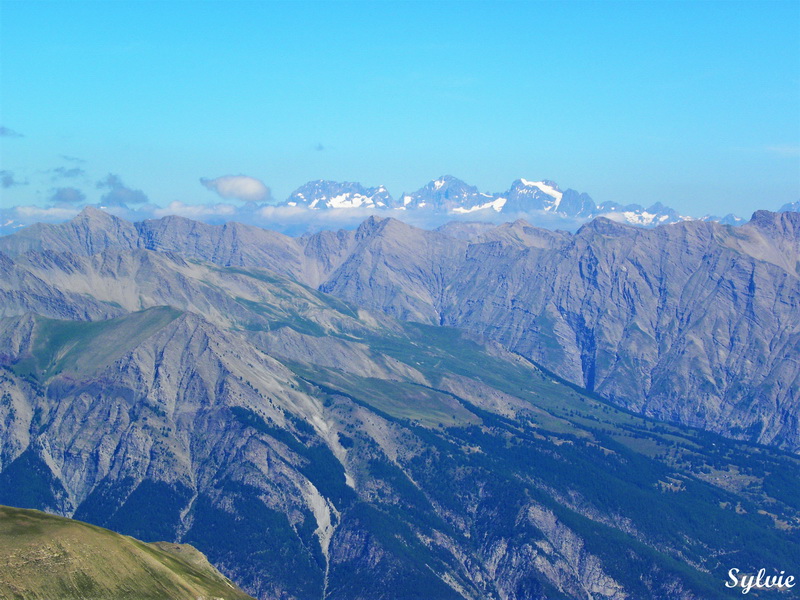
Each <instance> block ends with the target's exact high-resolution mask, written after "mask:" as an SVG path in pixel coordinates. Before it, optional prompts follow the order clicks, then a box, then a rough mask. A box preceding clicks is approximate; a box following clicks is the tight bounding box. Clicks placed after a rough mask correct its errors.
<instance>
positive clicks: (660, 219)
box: [282, 175, 741, 227]
mask: <svg viewBox="0 0 800 600" xmlns="http://www.w3.org/2000/svg"><path fill="white" fill-rule="evenodd" d="M282 205H283V206H290V207H304V208H308V209H310V210H321V209H332V208H338V209H342V208H345V209H346V208H369V209H380V210H381V211H383V214H384V215H385V216H389V215H391V213H392V212H393V211H415V210H424V211H429V212H436V213H444V214H452V215H465V214H474V215H475V216H476V217H477V218H480V215H481V214H482V213H483V214H485V212H486V211H489V212H494V213H506V214H509V215H515V214H524V213H530V212H533V211H542V212H546V213H553V214H557V215H560V216H563V217H570V218H578V219H588V218H592V217H596V216H599V215H606V216H610V217H612V218H614V219H619V220H622V221H624V222H626V223H630V224H635V225H642V226H646V227H652V226H655V225H660V224H666V223H677V222H679V221H682V220H686V219H688V217H683V216H681V215H679V214H678V213H677V212H676V211H674V210H673V209H671V208H668V207H666V206H664V205H662V204H660V203H656V204H653V205H652V206H650V207H649V208H645V207H643V206H640V205H638V204H631V205H625V206H624V205H621V204H618V203H616V202H604V203H603V204H602V205H600V206H598V205H596V204H595V202H594V201H593V200H592V198H591V197H590V196H589V195H588V194H585V193H580V192H577V191H575V190H573V189H568V190H566V191H563V192H562V191H561V189H560V188H559V187H558V184H556V183H555V182H553V181H548V180H544V181H529V180H527V179H517V180H516V181H514V182H513V183H512V185H511V187H510V188H509V189H508V190H506V191H505V192H497V193H487V192H482V191H480V190H478V188H477V187H475V186H472V185H469V184H467V183H465V182H463V181H461V180H460V179H457V178H456V177H453V176H452V175H443V176H441V177H439V178H438V179H435V180H433V181H430V182H429V183H427V184H426V185H424V186H423V187H421V188H420V189H418V190H417V191H416V192H412V193H403V194H401V195H400V196H399V198H398V199H397V200H395V199H394V198H393V197H392V196H391V195H390V194H389V192H388V191H387V190H386V188H385V187H383V186H380V187H376V188H364V187H363V186H362V185H361V184H358V183H350V182H348V183H338V182H335V181H324V180H318V181H312V182H309V183H307V184H305V185H304V186H302V187H300V188H298V189H297V190H295V191H294V192H292V194H291V195H290V196H289V198H288V199H287V200H285V201H284V202H283V203H282ZM382 216H383V215H382ZM704 219H706V220H720V219H719V218H718V217H710V216H708V217H704ZM725 220H726V222H727V223H728V224H738V221H740V220H741V219H738V218H737V217H734V216H733V215H728V216H727V217H725Z"/></svg>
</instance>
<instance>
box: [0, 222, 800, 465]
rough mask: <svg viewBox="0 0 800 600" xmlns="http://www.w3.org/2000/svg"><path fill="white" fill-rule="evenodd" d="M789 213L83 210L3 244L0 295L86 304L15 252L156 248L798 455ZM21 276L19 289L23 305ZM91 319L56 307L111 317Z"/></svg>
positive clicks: (99, 309) (793, 239) (14, 301)
mask: <svg viewBox="0 0 800 600" xmlns="http://www.w3.org/2000/svg"><path fill="white" fill-rule="evenodd" d="M796 215H797V213H779V214H776V213H769V212H766V211H760V212H758V213H756V214H755V215H754V217H753V219H752V220H751V221H750V223H748V224H747V225H745V226H742V227H740V228H736V229H732V228H730V227H725V226H722V225H719V224H716V223H711V222H685V223H680V224H676V225H670V226H664V227H659V228H657V229H655V230H642V229H640V228H632V227H626V226H623V225H620V224H615V223H613V222H611V221H609V220H606V219H597V220H595V221H593V222H592V223H590V224H589V225H587V226H585V227H584V228H582V229H581V230H580V231H579V232H578V233H577V234H575V235H571V234H568V233H564V232H552V231H548V230H544V229H539V228H535V227H531V226H530V225H528V224H527V223H525V222H522V221H519V222H515V223H509V224H504V225H501V226H496V227H495V226H489V225H485V226H477V225H468V224H461V223H459V224H452V225H451V226H449V227H445V228H442V230H440V231H435V232H430V231H425V230H421V229H417V228H414V227H411V226H409V225H406V224H403V223H401V222H399V221H396V220H392V219H378V218H370V219H368V220H367V221H365V222H364V223H363V224H362V226H361V227H360V228H359V229H357V230H356V231H338V232H321V233H319V234H315V235H312V236H305V237H303V238H290V237H287V236H283V235H281V234H277V233H274V232H269V231H266V230H263V229H260V228H256V227H249V226H244V225H240V224H236V223H229V224H226V225H224V226H211V225H206V224H202V223H197V222H193V221H189V220H187V219H183V218H179V217H167V218H164V219H160V220H157V221H145V222H142V223H135V224H133V223H128V222H126V221H122V220H120V219H116V218H114V217H111V216H109V215H107V214H105V213H102V212H101V211H97V210H94V209H87V210H86V211H85V212H84V213H82V215H81V216H79V217H78V218H76V219H74V220H73V221H72V222H69V223H65V224H61V225H55V226H41V227H36V228H31V229H29V230H23V231H21V232H19V233H18V234H15V235H13V236H7V237H4V238H0V249H2V251H3V252H5V253H8V254H9V257H6V258H5V259H2V256H1V255H0V259H2V260H0V270H2V272H3V273H4V279H5V280H6V281H8V282H19V283H18V284H12V285H6V286H5V287H4V288H0V294H3V298H4V300H5V302H6V303H7V304H8V305H9V306H18V307H21V308H20V310H27V309H29V310H34V311H36V310H44V309H42V308H41V304H42V303H41V302H40V303H39V304H36V305H34V304H31V302H33V299H34V298H38V297H41V298H43V299H44V300H43V302H44V303H45V304H46V303H48V302H50V300H48V298H50V297H51V296H55V297H58V298H60V299H61V300H60V301H59V303H58V306H61V307H70V310H73V311H74V310H75V308H74V307H75V306H78V305H80V306H84V307H88V306H89V304H90V302H88V303H87V302H84V303H77V304H76V302H74V301H73V300H74V295H75V294H81V293H87V292H88V291H89V288H88V287H84V288H82V289H72V288H71V287H69V286H66V287H60V288H58V289H55V288H53V286H52V283H50V282H48V276H44V275H43V276H40V275H37V273H36V271H35V270H33V271H32V270H30V269H25V270H23V271H20V272H15V271H14V270H13V269H12V265H13V260H12V259H11V258H10V256H14V255H18V254H19V253H21V252H24V251H25V250H27V249H39V250H48V249H49V250H59V249H64V248H70V247H71V248H74V249H76V250H77V251H79V252H80V253H82V254H92V253H93V252H95V251H96V250H98V249H102V248H118V249H121V250H133V249H137V248H140V249H144V248H150V249H154V250H158V251H160V252H172V253H176V254H179V255H182V256H185V257H190V258H198V259H202V260H208V261H212V262H215V263H217V264H221V265H226V266H263V267H266V268H269V269H272V270H273V271H275V272H277V273H280V274H282V275H285V276H288V277H290V278H292V279H294V280H296V281H299V282H302V283H305V284H307V285H311V286H312V287H319V288H320V289H322V290H323V291H326V292H329V293H331V294H333V295H336V296H339V297H342V298H344V299H347V300H350V301H352V302H355V303H356V304H358V305H361V306H365V307H368V308H372V309H375V310H380V311H383V312H388V313H389V314H391V315H393V316H396V317H399V318H402V319H406V320H412V321H419V322H423V323H431V324H447V325H453V326H457V327H461V328H464V329H466V330H468V331H471V332H472V333H473V334H474V335H477V336H479V337H482V338H484V339H491V340H495V341H498V342H500V343H502V344H503V345H504V346H506V347H507V348H509V349H512V350H513V351H515V352H518V353H520V354H523V355H524V356H526V357H527V358H529V359H531V360H534V361H536V362H537V363H539V364H542V365H543V366H545V367H546V368H548V369H550V370H552V371H554V372H555V373H557V374H559V375H560V376H562V377H565V378H566V379H568V380H570V381H572V382H574V383H576V384H579V385H582V386H585V387H589V388H590V389H593V390H595V391H597V392H599V393H601V394H603V395H605V396H606V397H608V398H610V399H612V400H613V401H614V402H617V403H619V404H621V405H623V406H626V407H628V408H630V409H632V410H636V411H640V412H644V413H645V414H649V415H652V416H657V417H659V418H663V419H667V420H672V421H675V422H680V423H684V424H690V425H693V426H699V427H704V428H707V429H710V430H712V431H717V432H718V433H722V434H723V435H729V436H734V437H738V438H743V439H751V440H754V441H759V442H762V443H770V444H777V445H780V446H783V447H786V448H791V449H795V450H796V449H797V448H798V447H800V434H798V424H797V414H798V411H797V404H798V402H800V400H798V397H797V394H798V386H797V385H796V382H797V378H798V371H797V366H796V365H795V363H794V362H793V361H792V360H790V357H791V356H792V354H793V353H796V352H797V348H798V346H797V344H798V335H799V334H798V330H797V327H798V325H797V323H798V319H797V315H798V311H799V310H800V309H798V306H799V304H798V294H799V292H798V273H800V271H799V270H798V269H799V267H798V264H799V263H798V260H800V259H798V257H799V256H800V250H798V248H799V244H798V224H797V216H796ZM46 255H47V253H46V252H45V253H44V254H42V256H46ZM37 260H43V258H38V259H37ZM20 285H24V286H25V289H27V290H30V292H31V294H30V295H28V296H26V297H25V298H22V297H20V290H19V286H20ZM15 286H16V287H15ZM26 302H27V303H28V304H26ZM25 307H27V308H25ZM37 307H38V308H37ZM65 310H66V308H65ZM91 311H92V313H91V314H92V315H95V316H92V317H89V316H88V315H87V314H86V313H81V314H78V313H74V312H73V313H64V314H53V315H52V316H58V317H61V318H103V317H107V316H111V315H113V314H115V313H114V311H113V310H112V309H110V308H109V307H108V306H107V305H103V306H94V307H92V308H91ZM43 314H50V313H43ZM743 382H747V383H746V385H745V384H743ZM687 398H689V399H690V401H689V402H687V401H686V399H687Z"/></svg>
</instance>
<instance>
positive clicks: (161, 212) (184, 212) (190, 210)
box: [153, 200, 236, 220]
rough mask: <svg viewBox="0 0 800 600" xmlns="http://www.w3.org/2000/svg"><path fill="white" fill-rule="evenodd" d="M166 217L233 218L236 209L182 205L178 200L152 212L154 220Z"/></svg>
mask: <svg viewBox="0 0 800 600" xmlns="http://www.w3.org/2000/svg"><path fill="white" fill-rule="evenodd" d="M167 215H178V216H179V217H186V218H188V219H197V220H202V219H204V218H207V217H233V216H235V215H236V207H235V206H234V205H233V204H223V203H219V204H184V203H183V202H180V201H178V200H176V201H174V202H170V203H169V205H168V206H166V207H165V208H156V209H154V210H153V216H154V217H156V218H160V217H165V216H167Z"/></svg>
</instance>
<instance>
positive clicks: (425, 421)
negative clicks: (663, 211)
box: [0, 211, 800, 600]
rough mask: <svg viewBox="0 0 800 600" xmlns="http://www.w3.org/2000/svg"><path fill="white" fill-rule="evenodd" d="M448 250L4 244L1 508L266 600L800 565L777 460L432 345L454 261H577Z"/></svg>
mask: <svg viewBox="0 0 800 600" xmlns="http://www.w3.org/2000/svg"><path fill="white" fill-rule="evenodd" d="M104 220H106V221H104ZM706 226H708V225H706ZM712 227H713V226H712ZM401 228H402V229H401ZM745 231H747V230H745ZM467 234H468V235H467V236H466V237H467V238H469V236H470V235H476V234H477V235H479V237H480V240H473V241H470V240H469V239H461V240H459V239H456V238H454V237H451V236H448V235H445V234H444V233H441V232H439V233H434V232H425V231H421V230H415V229H413V228H407V226H405V225H402V224H399V223H397V222H396V221H391V220H378V219H372V220H370V221H368V222H366V223H365V224H364V225H363V226H362V228H361V229H359V230H358V231H357V232H352V233H351V232H339V233H332V232H328V233H326V234H321V235H318V236H313V237H310V238H305V239H299V240H293V239H292V238H284V237H283V236H278V235H275V234H270V233H269V232H261V231H260V230H256V229H254V228H246V227H243V226H238V225H230V226H226V227H224V228H213V227H208V226H205V225H200V224H196V223H192V222H190V221H185V220H181V219H167V220H163V221H157V222H148V223H140V224H130V223H125V222H119V221H116V220H113V219H111V218H110V217H108V216H107V215H103V214H97V213H94V212H91V211H89V212H87V213H85V214H84V215H83V216H82V218H81V219H79V220H76V221H75V222H73V223H70V224H66V225H63V226H57V227H56V228H39V230H38V232H26V235H24V236H20V237H19V238H16V237H15V238H4V239H3V240H2V245H3V249H4V252H6V253H5V254H3V255H2V262H0V269H2V278H0V285H1V286H2V287H1V288H0V294H2V302H1V303H0V307H2V311H3V318H2V320H0V348H2V349H3V350H2V352H1V353H0V365H1V366H2V370H0V422H2V423H3V425H4V427H3V428H2V430H0V444H1V445H0V502H3V503H5V504H11V505H16V506H24V507H35V508H39V509H46V510H49V511H52V512H57V513H59V514H63V515H67V516H74V517H76V518H78V519H81V520H85V521H89V522H92V523H95V524H97V525H101V526H104V527H109V528H112V529H114V530H116V531H120V532H123V533H126V534H129V535H135V536H137V537H139V538H140V539H144V540H151V541H155V540H167V541H170V542H181V543H190V544H192V545H193V546H195V547H197V548H198V549H199V550H201V551H202V552H204V553H205V554H206V555H207V556H208V558H209V560H210V561H211V562H212V563H213V564H214V565H215V566H216V567H217V568H219V569H220V571H221V572H223V573H224V574H225V575H226V576H228V577H231V579H233V580H234V581H235V582H236V583H237V584H239V585H240V586H241V587H242V588H243V589H245V590H247V591H248V592H249V593H251V594H253V595H254V596H256V597H258V598H263V599H267V598H276V597H277V598H287V599H289V598H292V599H307V598H332V599H342V600H344V599H354V598H365V599H366V598H387V599H390V598H419V597H420V596H421V597H425V598H430V599H439V598H462V599H464V598H468V599H476V600H477V599H486V598H495V599H503V600H522V599H523V598H524V599H536V598H561V597H566V598H580V599H589V598H594V599H597V598H613V599H622V598H636V599H647V598H664V597H670V598H685V599H687V600H688V599H690V598H696V599H713V598H726V597H735V596H731V594H734V592H731V591H730V590H726V589H725V588H724V587H723V582H724V581H725V577H726V575H725V574H726V572H727V570H728V569H730V568H732V567H736V568H740V569H742V570H747V569H750V570H757V569H758V568H761V566H763V565H794V564H798V563H800V544H799V543H798V541H797V534H796V532H797V528H798V527H800V504H798V498H800V489H798V481H800V462H799V461H798V459H797V457H796V456H795V455H791V454H785V453H782V452H779V451H776V450H771V449H769V448H767V447H763V446H754V445H751V444H747V443H742V442H735V441H731V440H726V439H725V438H722V437H719V436H716V435H713V434H709V433H706V432H703V431H700V430H697V429H693V428H689V427H684V426H681V427H679V426H674V425H670V424H667V423H663V422H659V421H657V420H653V419H650V418H646V417H642V416H639V415H636V414H633V413H631V412H629V411H627V410H623V409H620V408H617V407H615V406H613V405H612V404H609V403H608V402H605V401H604V400H603V399H602V398H600V397H599V396H597V395H596V394H594V393H592V392H589V391H586V390H584V389H581V388H579V387H576V386H575V385H571V384H569V382H567V381H565V380H564V379H562V378H560V377H559V376H558V375H556V374H554V373H551V372H548V371H546V370H543V369H541V368H539V367H537V366H536V365H535V364H534V363H532V362H531V361H530V360H527V359H526V358H524V357H523V356H521V354H520V353H512V352H509V351H508V350H507V349H506V348H504V347H503V346H502V345H500V344H498V343H495V342H492V341H491V340H490V339H489V338H490V336H488V335H485V337H486V338H487V341H486V342H485V343H477V342H475V341H474V340H471V339H470V338H469V337H465V336H464V335H463V334H462V333H461V332H460V331H459V330H456V329H452V328H449V327H441V326H438V325H432V324H425V323H424V321H428V322H430V323H438V322H440V321H441V317H440V315H439V314H437V312H436V311H437V310H438V308H433V309H432V308H431V307H432V306H433V307H438V306H446V304H445V303H443V300H445V299H447V298H448V295H447V294H448V293H449V292H448V288H449V287H451V286H452V285H453V284H454V283H455V279H454V277H455V275H456V274H458V273H459V271H457V270H454V269H463V268H464V267H459V264H461V263H463V262H464V261H468V262H467V263H466V264H469V265H472V267H471V268H473V269H477V265H476V263H477V262H483V263H484V264H485V265H486V266H487V267H488V266H490V261H489V260H488V259H485V258H478V259H470V258H469V257H470V256H472V254H471V253H474V252H492V251H493V249H495V250H494V251H496V252H497V254H498V255H500V256H503V257H508V256H512V257H513V256H518V255H523V254H525V253H530V252H534V251H540V252H545V251H553V250H554V249H556V248H561V250H562V253H563V254H565V255H567V256H568V255H569V254H568V253H567V252H565V250H564V246H563V245H564V244H565V243H568V242H569V240H572V237H571V236H568V235H566V234H559V233H552V232H543V231H541V230H532V229H531V230H529V229H526V227H525V226H524V225H521V224H517V225H516V226H514V227H507V228H498V229H496V230H495V229H491V230H488V231H480V232H474V231H473V232H467ZM660 235H663V233H661V234H660ZM779 238H780V236H778V235H777V234H775V233H773V234H772V235H771V236H770V239H771V240H772V241H771V242H770V243H771V244H772V245H771V246H770V247H771V248H773V250H774V252H773V254H770V255H769V257H770V259H771V260H772V262H769V263H768V264H769V265H774V266H776V267H777V266H778V265H777V264H775V263H779V262H780V260H783V259H781V257H782V256H784V255H785V254H786V252H789V251H790V250H791V248H789V247H787V248H784V246H782V245H781V244H782V242H780V239H779ZM736 239H737V240H739V243H740V246H739V248H743V249H747V248H750V246H748V244H750V245H752V244H753V243H754V242H753V239H752V238H751V237H747V236H744V237H740V238H736ZM573 241H574V240H573ZM756 241H757V240H756ZM759 243H760V242H759ZM15 245H16V246H15ZM504 245H506V246H509V248H506V249H504ZM757 247H759V248H762V246H761V245H758V244H757ZM69 248H73V249H72V250H70V249H69ZM762 249H763V248H762ZM21 250H24V251H21ZM500 250H503V251H502V252H501V251H500ZM512 250H513V252H512ZM779 250H780V251H779ZM741 252H744V250H741ZM201 255H202V256H201ZM478 256H480V255H478ZM270 257H271V258H270ZM401 259H402V261H401ZM269 260H271V261H272V262H266V261H269ZM257 261H258V262H266V265H267V266H269V267H273V266H274V268H264V266H255V265H253V264H252V262H257ZM221 263H227V264H221ZM526 264H527V263H526ZM527 268H530V266H528V267H527ZM759 268H763V267H759ZM770 268H771V267H770ZM520 271H521V272H523V273H524V272H525V271H524V269H520ZM464 272H465V271H461V273H464ZM348 277H349V278H351V279H352V286H351V285H344V284H345V283H346V281H347V278H348ZM510 277H520V275H518V274H514V275H510ZM303 280H306V281H308V282H310V283H311V284H312V285H307V284H304V283H302V281H303ZM359 282H360V283H359ZM432 282H433V283H432ZM320 284H322V285H323V287H326V286H328V285H332V286H342V289H341V290H337V293H339V294H341V295H342V296H348V295H357V294H359V293H363V294H366V293H367V291H369V295H368V296H366V295H365V296H364V297H363V298H361V300H360V301H362V302H363V304H371V305H375V306H376V307H381V308H383V309H385V311H386V312H391V313H395V314H398V315H399V316H403V317H404V318H408V319H413V320H415V321H416V322H406V321H404V320H396V319H395V318H393V317H391V316H388V315H386V314H385V312H384V311H383V310H380V311H374V312H370V311H368V310H365V309H363V308H362V307H360V306H358V305H356V304H354V303H352V302H349V301H347V302H345V301H342V300H341V299H339V298H337V297H336V296H334V295H331V294H327V293H323V292H321V291H319V290H317V289H315V287H317V286H319V285H320ZM437 286H442V287H437ZM499 287H501V286H499ZM432 311H433V312H432ZM736 595H738V593H737V594H736Z"/></svg>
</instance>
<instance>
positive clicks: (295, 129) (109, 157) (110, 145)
mask: <svg viewBox="0 0 800 600" xmlns="http://www.w3.org/2000/svg"><path fill="white" fill-rule="evenodd" d="M0 6H2V14H1V16H2V21H1V22H0V28H1V31H0V33H1V34H2V35H1V36H0V39H1V40H2V41H0V55H1V56H2V58H0V61H2V80H1V81H0V101H1V102H2V104H1V108H0V110H1V111H2V112H1V113H0V124H1V125H2V126H3V128H4V129H3V130H2V133H3V135H2V136H0V144H2V168H1V169H0V170H2V171H3V173H4V179H3V181H4V187H3V188H2V189H0V193H2V205H3V207H9V206H14V205H28V204H37V205H40V206H46V205H49V204H52V196H53V194H54V191H55V190H56V189H58V188H62V187H73V188H75V189H77V190H79V191H80V192H81V194H83V195H84V196H85V197H86V201H97V199H98V198H99V196H100V195H101V194H102V193H105V192H106V191H107V190H108V189H111V187H110V184H109V183H108V181H109V180H108V179H107V176H108V174H109V173H112V174H115V175H116V176H118V178H119V180H120V181H122V182H124V185H125V186H127V187H126V189H128V188H130V189H131V190H141V191H142V192H143V193H144V194H145V195H146V196H147V198H148V199H149V200H150V201H151V202H153V203H155V204H159V205H162V206H165V205H167V204H169V203H170V202H172V201H176V200H177V201H181V202H184V203H189V204H195V203H213V202H218V201H220V198H219V197H218V196H216V195H215V194H214V193H213V192H211V191H209V190H207V189H205V188H204V187H203V186H202V185H200V183H199V180H200V178H214V177H218V176H222V175H229V174H234V175H236V174H245V175H249V176H251V177H255V178H258V179H260V180H262V181H263V182H264V183H266V185H268V186H269V187H270V188H271V189H272V194H273V196H274V198H275V199H276V200H283V199H285V198H286V196H288V194H289V193H290V192H291V191H292V190H293V189H294V188H296V187H299V186H300V185H301V184H303V183H305V182H306V181H308V180H312V179H334V180H340V181H341V180H349V181H360V182H362V183H364V184H365V185H378V184H384V185H386V186H387V187H388V188H389V190H390V191H391V192H392V193H393V194H394V195H395V196H397V195H399V194H400V193H401V192H403V191H413V190H414V189H417V188H419V187H421V186H422V185H424V184H425V183H426V182H427V181H429V180H431V179H433V178H435V177H437V176H439V175H441V174H445V173H447V174H452V175H455V176H457V177H460V178H462V179H464V180H466V181H467V182H469V183H471V184H473V185H477V186H478V187H479V188H481V189H484V190H487V191H502V190H504V189H507V188H508V186H509V185H510V183H511V182H512V181H513V180H514V179H516V178H519V177H525V178H529V179H552V180H555V181H556V182H558V183H559V184H560V185H561V187H562V188H566V187H572V188H575V189H578V190H580V191H585V192H587V193H589V194H590V195H591V196H592V197H593V198H594V199H595V201H597V202H598V203H599V202H603V201H608V200H614V201H617V202H622V203H628V202H637V203H640V204H644V205H648V204H650V203H652V202H656V201H661V202H664V203H665V204H668V205H671V206H673V207H675V208H677V209H678V210H679V211H681V212H683V213H686V214H691V215H695V216H699V215H702V214H705V213H715V214H724V213H728V212H735V213H738V214H740V215H744V216H749V215H750V213H752V211H753V210H756V209H758V208H769V209H776V208H777V207H778V206H780V205H782V204H784V203H787V202H792V201H795V200H797V199H798V198H800V2H796V1H793V2H774V1H773V2H769V1H767V2H758V3H751V2H721V1H720V2H705V3H704V2H679V1H673V2H664V3H659V2H633V3H612V2H597V3H595V2H558V3H556V2H492V3H484V2H457V3H452V2H401V3H395V2H370V3H347V2H311V3H304V2H235V1H227V2H224V3H222V2H220V3H218V2H188V1H186V2H172V3H170V2H155V1H152V2H149V1H138V2H123V1H113V2H75V1H70V2H30V1H24V2H23V1H3V2H2V4H0ZM15 134H19V135H15ZM9 177H11V178H12V179H9ZM100 181H104V182H106V183H105V184H101V186H100V187H98V182H100ZM5 184H9V185H7V186H5Z"/></svg>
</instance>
